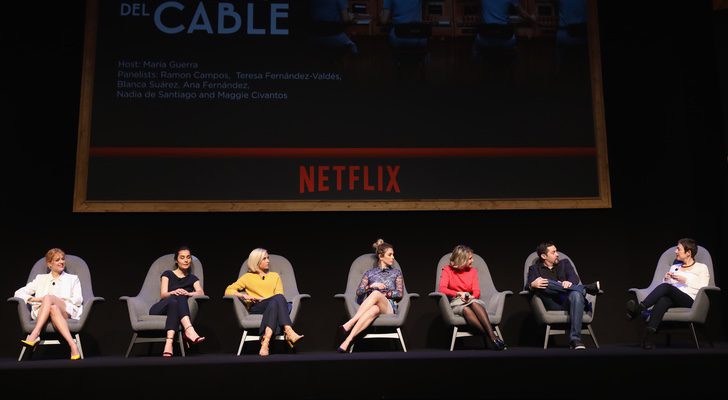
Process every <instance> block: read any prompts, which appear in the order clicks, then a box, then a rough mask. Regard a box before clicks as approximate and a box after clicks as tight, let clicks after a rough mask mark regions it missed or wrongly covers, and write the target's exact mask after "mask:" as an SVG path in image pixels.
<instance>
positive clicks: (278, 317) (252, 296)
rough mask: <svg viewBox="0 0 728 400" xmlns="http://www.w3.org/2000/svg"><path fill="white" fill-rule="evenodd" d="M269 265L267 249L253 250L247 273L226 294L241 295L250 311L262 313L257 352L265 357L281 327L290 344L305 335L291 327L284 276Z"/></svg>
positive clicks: (249, 258)
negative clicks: (272, 269) (271, 341)
mask: <svg viewBox="0 0 728 400" xmlns="http://www.w3.org/2000/svg"><path fill="white" fill-rule="evenodd" d="M269 264H270V258H269V257H268V251H267V250H266V249H260V248H258V249H255V250H253V251H251V252H250V256H248V272H247V273H245V274H243V275H242V276H241V277H240V278H239V279H238V280H237V281H235V283H233V284H232V285H230V286H228V287H227V289H225V295H226V296H227V295H233V296H237V297H239V298H240V299H241V300H242V301H243V303H244V304H245V307H246V308H247V309H248V312H250V313H251V314H263V320H262V321H261V323H260V331H259V335H260V337H261V339H260V352H259V353H258V354H260V355H261V356H263V357H265V356H267V355H268V354H270V350H269V344H270V339H271V337H273V335H274V334H275V335H278V334H280V331H281V328H282V329H283V333H284V335H285V337H286V342H287V343H288V345H289V346H291V347H293V345H294V344H295V343H296V342H298V341H299V340H301V338H303V335H299V334H297V333H296V332H295V331H294V330H293V327H292V326H291V325H292V322H291V317H290V316H289V315H288V313H289V310H288V302H287V301H286V298H285V297H284V296H283V282H282V281H281V276H280V275H278V274H277V273H275V272H271V271H269V269H268V265H269Z"/></svg>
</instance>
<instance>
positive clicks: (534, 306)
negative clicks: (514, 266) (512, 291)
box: [519, 251, 604, 349]
mask: <svg viewBox="0 0 728 400" xmlns="http://www.w3.org/2000/svg"><path fill="white" fill-rule="evenodd" d="M559 256H560V257H559V258H560V259H562V260H569V261H571V264H572V265H573V266H574V270H575V271H576V273H577V275H578V274H579V271H578V270H577V269H576V264H575V263H574V260H572V259H571V258H569V256H567V255H566V254H564V253H562V252H559ZM538 258H539V257H538V255H537V254H536V252H535V251H534V252H533V253H531V254H530V255H529V256H528V257H527V258H526V262H525V264H524V268H523V287H524V288H525V287H526V283H527V282H528V268H529V267H530V266H531V265H533V263H534V262H536V260H538ZM580 279H581V278H580ZM576 283H581V281H580V282H576ZM599 293H600V294H601V293H604V291H603V290H600V291H599ZM519 294H520V295H522V296H525V297H527V298H528V299H529V302H530V304H531V310H532V311H533V314H534V316H535V318H536V322H538V323H539V324H543V325H546V334H545V336H544V341H543V348H544V349H546V348H548V344H549V337H550V336H553V335H564V334H567V333H568V332H569V323H570V321H569V313H568V312H567V311H561V310H546V307H545V306H544V304H543V301H541V299H540V298H539V297H538V296H534V295H531V292H530V291H528V290H522V291H521V292H519ZM586 300H587V301H588V302H591V304H592V310H591V312H587V311H584V319H583V320H582V327H583V329H582V330H581V334H582V335H590V336H591V338H592V340H593V341H594V345H595V346H596V347H597V348H599V342H597V337H596V336H595V335H594V329H592V326H591V324H592V321H593V320H594V313H595V312H596V307H597V296H595V295H591V294H588V295H586Z"/></svg>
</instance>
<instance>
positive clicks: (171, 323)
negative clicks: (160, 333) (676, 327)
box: [149, 296, 190, 331]
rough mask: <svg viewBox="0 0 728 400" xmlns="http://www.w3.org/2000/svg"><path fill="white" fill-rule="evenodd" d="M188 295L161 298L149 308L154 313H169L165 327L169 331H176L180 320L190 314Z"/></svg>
mask: <svg viewBox="0 0 728 400" xmlns="http://www.w3.org/2000/svg"><path fill="white" fill-rule="evenodd" d="M187 299H188V297H186V296H169V297H167V298H166V299H163V300H160V301H159V302H158V303H156V304H154V305H153V306H152V308H150V309H149V314H152V315H167V322H165V323H164V329H166V330H168V331H176V330H177V329H178V328H179V321H180V320H181V319H182V318H184V317H189V316H190V306H189V304H188V303H187Z"/></svg>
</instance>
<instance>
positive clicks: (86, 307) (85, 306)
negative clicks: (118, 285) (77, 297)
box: [79, 296, 106, 326]
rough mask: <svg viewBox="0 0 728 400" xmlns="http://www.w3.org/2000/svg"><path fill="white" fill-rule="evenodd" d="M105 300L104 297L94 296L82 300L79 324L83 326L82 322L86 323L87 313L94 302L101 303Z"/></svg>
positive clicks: (89, 312)
mask: <svg viewBox="0 0 728 400" xmlns="http://www.w3.org/2000/svg"><path fill="white" fill-rule="evenodd" d="M105 301H106V299H104V298H103V297H98V296H95V297H92V298H90V299H88V300H87V301H84V302H83V313H81V318H80V319H79V322H80V323H81V326H84V324H85V323H86V319H87V318H88V316H89V314H91V309H92V308H93V305H94V303H97V302H98V303H103V302H105Z"/></svg>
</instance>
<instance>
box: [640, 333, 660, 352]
mask: <svg viewBox="0 0 728 400" xmlns="http://www.w3.org/2000/svg"><path fill="white" fill-rule="evenodd" d="M655 333H657V331H656V330H655V329H653V328H650V327H647V328H646V329H645V334H644V336H643V337H642V348H643V349H645V350H652V349H654V348H655V342H654V340H653V338H654V336H655Z"/></svg>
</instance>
